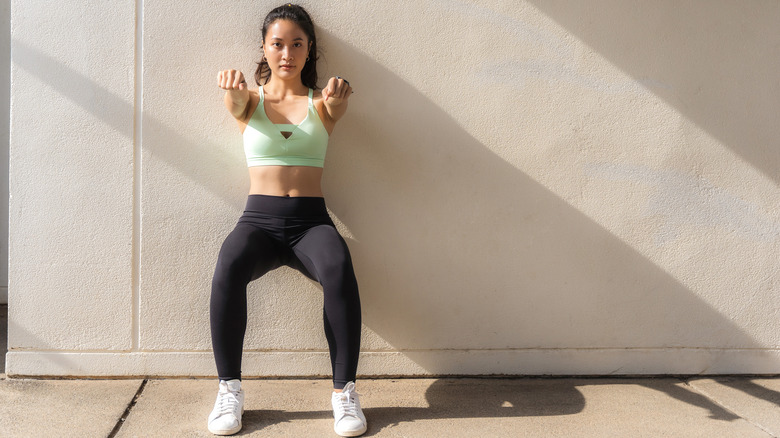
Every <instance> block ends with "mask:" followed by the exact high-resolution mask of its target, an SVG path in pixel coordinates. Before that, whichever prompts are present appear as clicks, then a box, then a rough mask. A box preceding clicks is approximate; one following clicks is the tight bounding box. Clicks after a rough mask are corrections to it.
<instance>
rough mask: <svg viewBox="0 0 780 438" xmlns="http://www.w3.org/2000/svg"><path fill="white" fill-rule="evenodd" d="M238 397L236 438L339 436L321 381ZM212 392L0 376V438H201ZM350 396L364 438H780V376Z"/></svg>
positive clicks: (177, 384)
mask: <svg viewBox="0 0 780 438" xmlns="http://www.w3.org/2000/svg"><path fill="white" fill-rule="evenodd" d="M4 310H5V307H4V306H2V307H0V327H5V326H6V319H7V317H6V315H5V313H4V312H3V311H4ZM0 337H1V338H2V339H3V341H2V342H3V344H2V345H0V346H2V347H3V350H2V351H3V356H5V348H4V347H5V337H6V334H5V333H2V336H0ZM3 371H5V370H4V365H3ZM244 388H245V391H246V405H245V412H244V417H243V421H244V428H243V430H242V431H241V432H240V433H239V434H238V435H237V436H253V437H329V436H333V437H335V436H336V435H335V434H334V433H333V429H332V425H333V420H332V417H331V411H330V389H329V382H328V381H325V380H246V381H245V382H244ZM216 390H217V388H216V381H215V380H211V379H208V380H204V379H145V380H141V379H137V380H132V379H128V380H34V379H7V378H6V376H5V374H2V375H0V436H2V437H71V436H72V437H209V436H212V435H211V434H210V433H209V432H208V430H207V429H206V417H207V416H208V414H209V412H210V411H211V408H212V405H213V403H214V399H215V397H216ZM358 391H359V392H360V393H361V394H362V395H361V401H362V403H363V408H364V412H365V414H366V417H367V418H368V421H369V428H368V432H367V433H366V434H365V435H364V436H367V437H448V438H449V437H472V436H478V437H708V438H712V437H780V378H756V377H713V378H698V377H697V378H688V379H680V378H671V377H664V378H632V379H628V378H620V379H617V378H554V379H552V378H551V379H542V378H516V379H499V378H484V379H482V378H476V379H475V378H468V379H449V378H448V379H364V380H359V382H358Z"/></svg>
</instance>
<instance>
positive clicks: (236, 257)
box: [210, 195, 361, 389]
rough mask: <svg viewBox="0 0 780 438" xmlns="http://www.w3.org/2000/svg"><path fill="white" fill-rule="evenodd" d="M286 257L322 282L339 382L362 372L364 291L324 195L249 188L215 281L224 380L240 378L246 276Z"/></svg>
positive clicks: (214, 329)
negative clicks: (359, 366) (257, 192)
mask: <svg viewBox="0 0 780 438" xmlns="http://www.w3.org/2000/svg"><path fill="white" fill-rule="evenodd" d="M282 265H286V266H290V267H292V268H294V269H296V270H298V271H300V272H302V273H303V274H304V275H306V276H307V277H309V278H310V279H312V280H314V281H317V282H319V283H320V284H321V285H322V289H323V294H324V309H323V319H324V324H325V337H326V338H327V340H328V347H329V350H330V362H331V367H332V371H333V385H334V388H336V389H342V388H343V387H344V385H346V383H347V382H350V381H354V380H355V374H356V372H357V364H358V354H359V353H360V329H361V316H360V297H359V295H358V286H357V280H356V279H355V273H354V270H353V268H352V259H351V257H350V255H349V249H348V248H347V244H346V242H345V241H344V239H343V238H342V237H341V235H339V233H338V231H336V227H335V226H334V225H333V222H332V221H331V219H330V217H329V216H328V211H327V209H326V208H325V200H324V199H323V198H318V197H281V196H266V195H249V199H247V203H246V209H245V211H244V214H243V215H242V216H241V218H239V220H238V223H237V224H236V227H235V228H234V229H233V231H232V232H230V234H229V235H228V236H227V238H225V242H224V243H223V244H222V248H221V249H220V251H219V257H218V259H217V267H216V270H215V272H214V279H213V280H212V285H211V303H210V317H211V343H212V347H213V349H214V359H215V360H216V362H217V373H218V374H219V378H220V379H223V380H230V379H240V378H241V355H242V352H243V346H244V333H245V332H246V322H247V304H246V303H247V300H246V287H247V284H248V283H249V282H250V281H252V280H255V279H257V278H259V277H260V276H262V275H263V274H265V273H267V272H268V271H271V270H272V269H276V268H278V267H280V266H282Z"/></svg>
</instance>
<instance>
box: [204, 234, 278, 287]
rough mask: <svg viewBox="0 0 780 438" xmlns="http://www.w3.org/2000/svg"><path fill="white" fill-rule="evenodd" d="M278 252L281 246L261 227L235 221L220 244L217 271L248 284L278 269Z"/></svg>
mask: <svg viewBox="0 0 780 438" xmlns="http://www.w3.org/2000/svg"><path fill="white" fill-rule="evenodd" d="M280 252H281V247H280V245H279V244H278V243H277V242H276V241H275V240H274V239H272V238H271V237H270V236H269V234H268V233H266V232H265V231H263V230H262V229H261V228H258V227H257V226H254V225H250V224H246V223H238V224H237V225H236V227H235V228H234V229H233V231H231V232H230V234H228V236H227V237H226V238H225V241H224V242H223V243H222V247H221V248H220V251H219V256H218V259H217V269H216V272H217V274H222V275H225V276H227V277H229V278H230V279H231V280H233V281H239V282H241V283H248V282H250V281H252V280H255V279H257V278H259V277H261V276H262V275H264V274H265V273H267V272H268V271H270V270H272V269H274V268H277V267H278V266H279V265H280ZM215 275H216V274H215Z"/></svg>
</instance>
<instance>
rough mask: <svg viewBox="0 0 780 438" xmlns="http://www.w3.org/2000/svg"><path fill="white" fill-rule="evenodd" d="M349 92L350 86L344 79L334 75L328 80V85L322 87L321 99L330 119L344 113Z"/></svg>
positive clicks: (335, 119)
mask: <svg viewBox="0 0 780 438" xmlns="http://www.w3.org/2000/svg"><path fill="white" fill-rule="evenodd" d="M351 94H352V87H351V86H350V85H349V82H347V80H346V79H344V78H342V77H340V76H336V77H333V78H330V79H329V80H328V85H327V86H326V87H325V88H323V89H322V101H323V102H324V103H325V109H326V110H327V112H328V116H330V118H331V120H333V121H334V122H335V121H337V120H338V119H340V118H341V116H343V115H344V112H346V111H347V99H349V96H350V95H351Z"/></svg>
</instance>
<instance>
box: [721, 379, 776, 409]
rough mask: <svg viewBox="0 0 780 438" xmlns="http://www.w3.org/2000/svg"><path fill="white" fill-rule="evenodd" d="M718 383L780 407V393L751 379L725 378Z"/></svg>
mask: <svg viewBox="0 0 780 438" xmlns="http://www.w3.org/2000/svg"><path fill="white" fill-rule="evenodd" d="M716 381H717V382H718V383H720V384H721V385H724V386H728V387H730V388H733V389H736V390H738V391H742V392H744V393H745V394H747V395H749V396H751V397H753V398H756V399H759V400H764V401H767V402H769V403H772V404H774V405H776V406H778V407H780V392H779V391H776V390H774V389H771V388H767V387H766V386H762V385H759V384H758V383H756V382H754V381H753V380H751V379H737V378H729V377H726V378H723V379H716Z"/></svg>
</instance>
